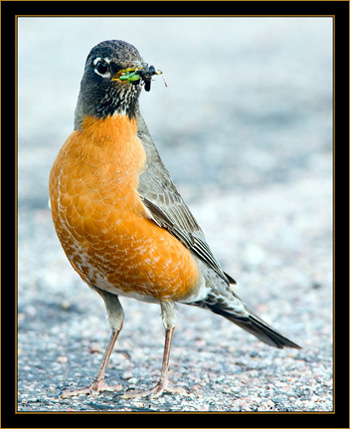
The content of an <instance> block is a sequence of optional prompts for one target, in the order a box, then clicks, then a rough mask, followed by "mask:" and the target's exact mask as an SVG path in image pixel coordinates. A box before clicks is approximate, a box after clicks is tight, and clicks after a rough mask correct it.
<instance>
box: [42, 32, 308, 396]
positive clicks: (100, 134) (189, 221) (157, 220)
mask: <svg viewBox="0 0 350 429" xmlns="http://www.w3.org/2000/svg"><path fill="white" fill-rule="evenodd" d="M161 73H162V72H161V71H160V70H157V69H156V68H155V67H154V66H150V65H148V63H146V62H144V60H143V58H142V57H141V55H140V53H139V51H138V50H137V49H136V48H135V47H134V46H133V45H131V44H129V43H127V42H125V41H122V40H106V41H103V42H101V43H99V44H97V45H96V46H94V47H93V48H92V49H91V51H90V52H89V54H88V56H87V59H86V62H85V67H84V72H83V77H82V80H81V84H80V92H79V95H78V101H77V106H76V109H75V116H74V130H73V131H72V133H71V134H70V135H69V137H68V138H67V140H66V141H65V143H64V144H63V146H62V147H61V149H60V151H59V153H58V155H57V157H56V160H55V161H54V164H53V166H52V169H51V171H50V178H49V194H50V204H51V213H52V219H53V223H54V226H55V230H56V233H57V236H58V238H59V241H60V243H61V245H62V247H63V250H64V252H65V254H66V256H67V258H68V260H69V261H70V263H71V265H72V267H73V268H74V270H75V271H77V273H78V274H79V276H80V277H81V279H82V280H83V281H84V282H85V283H87V285H88V286H89V287H90V288H91V289H93V290H94V291H95V292H97V293H98V294H99V295H100V297H101V298H102V299H103V301H104V304H105V307H106V312H107V319H108V323H109V325H110V328H111V336H110V339H109V342H108V344H107V347H106V350H105V353H104V356H103V359H102V363H101V366H100V367H99V370H98V372H97V374H96V376H95V378H94V379H93V381H92V383H91V384H90V385H89V386H87V387H83V388H76V389H65V390H63V391H62V393H61V397H62V398H68V397H70V396H75V395H81V394H86V395H99V394H100V393H101V392H104V391H112V392H119V391H120V389H121V387H120V385H108V384H107V383H106V382H105V373H106V367H107V364H108V361H109V359H110V356H111V353H112V351H113V348H114V345H115V343H116V341H117V338H118V335H119V333H120V331H121V330H122V326H123V320H124V311H123V308H122V306H121V304H120V301H119V298H118V297H119V296H123V297H131V298H135V299H137V300H140V301H144V302H148V303H158V304H159V305H160V310H161V320H162V323H163V326H164V329H165V344H164V352H163V359H162V367H161V374H160V378H159V380H158V382H157V383H156V384H155V385H154V386H153V387H151V388H150V389H148V390H144V391H142V390H132V389H129V390H126V391H125V392H124V393H123V394H122V395H121V396H122V397H123V398H135V397H149V398H153V397H158V396H160V395H162V394H163V393H164V392H170V393H171V392H173V393H183V389H181V388H179V387H176V386H173V385H172V384H171V383H170V382H169V381H168V367H169V358H170V349H171V342H172V338H173V333H174V329H175V326H176V307H175V305H177V304H178V303H180V304H181V303H182V304H186V305H191V306H196V307H200V308H202V309H207V310H210V311H212V312H214V313H216V314H218V315H221V316H223V317H225V318H226V319H228V320H229V321H231V322H233V323H235V324H236V325H238V326H239V327H241V328H243V329H244V330H246V331H247V332H249V333H250V334H253V335H254V336H256V337H257V338H258V339H259V340H261V341H263V342H264V343H266V344H268V345H269V346H273V347H277V348H283V347H291V348H296V349H299V348H300V346H299V345H297V344H296V343H294V342H293V341H291V340H289V339H288V338H286V337H285V336H283V335H282V334H280V333H279V332H277V331H276V330H275V329H274V328H272V327H271V326H269V325H268V324H267V323H265V322H264V321H263V320H262V319H261V318H260V317H259V316H258V315H256V314H255V313H254V312H253V311H252V310H250V309H249V308H248V307H247V305H246V304H244V303H243V301H242V300H241V299H240V298H239V296H238V295H237V294H236V292H235V290H234V285H235V283H236V282H235V280H234V279H233V278H232V277H231V276H230V275H228V274H227V273H226V272H225V271H223V268H222V267H221V265H220V263H219V262H218V260H217V259H216V257H215V256H214V254H213V252H212V250H211V248H210V247H209V244H208V242H207V240H206V237H205V235H204V232H203V231H202V229H201V227H200V226H199V224H198V222H197V220H196V219H195V217H194V216H193V215H192V213H191V211H190V209H189V208H188V206H187V205H186V203H185V202H184V200H183V198H182V196H181V195H180V193H179V192H178V190H177V188H176V186H175V184H174V181H173V180H172V178H171V176H170V174H169V172H168V170H167V169H166V167H165V166H164V164H163V162H162V160H161V158H160V155H159V153H158V151H157V149H156V146H155V144H154V142H153V140H152V137H151V135H150V132H149V130H148V128H147V125H146V123H145V121H144V119H143V117H142V115H141V112H140V105H139V96H140V94H141V91H142V89H145V90H146V91H149V90H150V88H151V82H152V78H153V77H154V76H156V75H159V74H161Z"/></svg>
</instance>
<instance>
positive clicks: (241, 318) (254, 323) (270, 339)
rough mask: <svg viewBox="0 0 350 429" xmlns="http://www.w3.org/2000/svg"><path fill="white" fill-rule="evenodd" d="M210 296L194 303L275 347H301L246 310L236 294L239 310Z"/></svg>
mask: <svg viewBox="0 0 350 429" xmlns="http://www.w3.org/2000/svg"><path fill="white" fill-rule="evenodd" d="M212 298H213V297H211V299H209V300H208V301H207V300H206V301H201V302H197V303H195V304H194V305H199V306H201V307H205V308H208V309H209V310H211V311H213V312H214V313H216V314H220V315H221V316H223V317H225V318H226V319H228V320H230V321H231V322H233V323H235V324H236V325H238V326H239V327H240V328H242V329H244V330H245V331H247V332H249V333H250V334H252V335H254V336H255V337H257V338H258V339H259V340H261V341H263V342H264V343H266V344H268V345H269V346H272V347H277V348H279V349H282V348H283V347H292V348H295V349H301V347H300V346H299V345H298V344H296V343H294V342H293V341H291V340H289V339H288V338H286V337H285V336H283V335H282V334H280V333H279V332H277V331H276V330H275V329H274V328H272V327H271V326H269V325H268V324H267V323H266V322H264V321H263V320H262V319H261V318H260V317H259V316H257V315H256V314H254V313H253V312H252V311H251V310H248V309H247V307H246V306H244V304H243V303H242V301H241V300H240V298H238V296H237V295H236V294H234V298H235V300H237V301H238V302H237V304H238V303H239V304H240V306H238V307H240V309H239V310H240V311H237V310H235V308H234V307H235V305H232V306H230V305H228V303H227V301H223V300H221V299H217V300H213V299H212ZM192 305H193V304H192ZM242 310H243V311H242Z"/></svg>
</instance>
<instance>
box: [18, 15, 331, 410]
mask: <svg viewBox="0 0 350 429" xmlns="http://www.w3.org/2000/svg"><path fill="white" fill-rule="evenodd" d="M73 31H74V32H75V33H76V36H80V37H74V38H72V37H71V35H72V32H73ZM223 35H224V36H223ZM331 36H332V27H331V19H330V18H310V19H308V18H289V19H286V18H274V19H264V18H256V19H250V18H210V19H209V18H208V19H204V18H196V19H190V18H185V19H180V18H177V19H176V18H174V19H170V18H161V19H152V18H133V19H132V18H108V19H103V18H89V19H88V18H77V19H75V18H65V19H64V18H60V19H56V18H22V19H20V20H19V37H18V43H19V63H18V64H19V134H18V135H19V149H18V155H19V158H18V177H19V182H18V185H19V188H18V189H19V218H18V236H19V243H18V270H19V275H18V330H19V331H18V332H19V333H18V410H19V411H29V412H30V411H89V412H93V411H124V412H128V411H132V412H137V411H150V412H151V411H152V412H154V411H174V412H185V411H202V412H203V411H289V412H293V411H332V409H333V352H332V350H333V348H332V331H333V327H332V293H333V292H332V281H333V275H332V269H333V267H332V44H331ZM111 38H119V39H122V40H126V41H128V42H130V43H132V44H134V45H135V46H136V47H137V48H138V49H139V50H140V52H141V54H142V55H143V56H144V59H145V60H146V61H147V62H149V63H151V64H154V65H155V66H156V67H157V68H159V69H161V70H163V73H164V79H165V81H166V82H167V87H166V86H165V85H164V84H163V82H162V78H161V77H158V78H157V79H156V80H155V81H154V82H153V84H152V90H151V92H150V93H143V94H142V96H141V110H142V112H143V115H144V117H145V120H146V122H147V124H148V127H149V129H150V131H151V134H152V136H153V138H154V140H155V142H156V145H157V147H158V149H159V151H160V153H161V156H162V158H163V161H164V163H165V165H166V166H167V167H168V169H169V170H170V172H171V174H172V175H173V177H174V179H175V182H176V184H177V185H178V188H179V190H180V192H181V193H182V195H183V196H184V198H185V200H186V201H187V203H188V205H189V206H190V208H191V210H192V211H193V213H194V214H195V216H196V218H197V220H198V221H199V223H200V225H201V226H202V228H203V230H204V231H205V233H206V235H207V238H208V241H209V243H210V245H211V247H212V249H213V250H214V252H215V254H216V255H217V257H218V259H219V260H220V262H221V263H222V265H223V267H224V269H225V271H227V272H228V273H229V274H230V275H231V276H232V277H234V278H235V279H236V280H237V282H238V285H237V293H238V295H240V296H241V298H243V299H244V301H246V302H248V303H249V305H250V307H252V308H254V310H255V311H256V312H257V313H258V314H259V315H261V317H263V318H264V319H265V320H266V321H267V322H269V323H270V324H272V325H273V326H274V327H276V328H277V329H279V330H280V331H282V332H283V333H284V334H285V335H286V336H288V337H289V338H291V339H292V340H293V341H295V342H297V343H298V344H300V345H301V346H302V347H303V349H302V350H291V349H284V350H277V349H273V348H270V347H268V346H266V345H264V344H262V343H260V342H258V341H257V340H256V339H255V338H254V337H252V336H250V335H248V334H247V333H246V332H244V331H242V330H240V329H239V328H237V327H236V326H234V325H232V324H231V323H230V322H228V321H227V320H225V319H223V318H221V317H219V316H217V315H214V314H212V313H209V312H208V311H205V310H201V309H199V308H191V307H187V306H179V312H178V313H179V314H178V325H177V328H176V330H175V335H174V341H173V347H172V352H171V358H170V370H169V378H170V380H171V382H172V383H173V384H175V385H178V386H180V387H182V388H184V389H185V390H186V391H187V392H188V393H187V394H184V395H169V394H164V395H163V396H161V397H160V398H158V399H152V400H149V399H142V400H136V399H135V400H123V399H121V398H120V395H118V394H117V395H116V394H113V393H104V394H101V395H100V396H99V397H90V396H87V397H86V396H84V397H79V398H70V399H64V400H62V399H60V398H59V393H60V391H61V390H62V389H64V388H66V387H78V386H85V385H88V384H89V383H90V382H91V381H92V378H93V377H94V375H95V373H96V371H97V368H98V366H99V364H100V361H101V359H102V353H103V350H104V347H105V344H106V342H107V340H108V337H109V328H108V324H107V321H106V318H105V311H104V307H103V303H102V300H101V299H100V298H99V297H98V296H97V295H96V294H94V293H93V292H92V291H91V290H90V289H89V288H88V287H87V286H86V285H85V284H84V283H83V282H82V281H81V280H80V278H79V277H78V275H77V274H76V273H75V272H74V271H73V269H72V268H71V267H70V265H69V263H68V261H67V260H66V257H65V255H64V253H63V251H62V249H61V247H60V244H59V242H58V239H57V237H56V235H55V231H54V228H53V225H52V221H51V214H50V211H49V209H48V206H47V201H48V175H49V171H50V168H51V165H52V163H53V161H54V159H55V156H56V154H57V152H58V150H59V148H60V146H61V145H62V144H63V142H64V140H65V139H66V137H67V136H68V135H69V133H70V132H71V130H72V126H73V112H74V107H75V102H76V98H77V95H78V90H79V81H80V78H81V75H82V70H83V63H84V61H85V58H86V56H87V54H88V51H89V50H90V49H91V47H92V46H94V45H95V44H97V43H98V42H100V41H102V40H106V39H111ZM43 64H45V67H44V68H43V67H42V65H43ZM121 301H122V305H123V307H124V311H125V315H126V317H125V322H124V328H123V331H122V333H121V335H120V338H119V339H118V342H117V345H116V349H115V351H114V353H113V355H112V358H111V361H110V364H109V366H108V369H107V382H110V383H117V384H120V385H121V388H122V390H126V389H130V388H149V387H151V386H152V385H153V384H154V383H155V382H156V381H157V378H158V376H159V373H160V367H161V358H162V351H163V342H164V333H163V328H162V324H161V320H160V310H159V307H158V306H157V305H150V304H145V303H140V302H138V301H135V300H132V299H127V298H125V299H121Z"/></svg>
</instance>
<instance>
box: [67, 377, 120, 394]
mask: <svg viewBox="0 0 350 429" xmlns="http://www.w3.org/2000/svg"><path fill="white" fill-rule="evenodd" d="M122 388H123V387H122V385H121V384H117V385H115V386H110V385H108V384H106V383H105V382H104V381H103V380H101V381H94V382H93V383H92V384H90V386H87V387H83V388H80V389H65V390H64V391H63V392H62V393H61V394H60V398H69V397H70V396H78V395H92V396H98V395H99V394H100V392H119V391H120V390H121V389H122Z"/></svg>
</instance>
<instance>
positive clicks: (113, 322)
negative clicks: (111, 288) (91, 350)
mask: <svg viewBox="0 0 350 429" xmlns="http://www.w3.org/2000/svg"><path fill="white" fill-rule="evenodd" d="M98 293H99V294H100V295H101V296H102V298H103V299H104V301H105V304H106V309H107V313H108V321H109V324H110V326H111V327H112V334H111V337H110V339H109V342H108V345H107V347H106V350H105V353H104V356H103V359H102V363H101V366H100V368H99V370H98V372H97V374H96V377H95V379H94V381H93V382H92V384H90V386H87V387H83V388H80V389H67V390H64V391H63V392H62V393H61V395H60V397H61V398H68V397H69V396H77V395H94V396H96V395H98V394H99V393H100V392H102V391H110V392H117V391H119V390H121V389H122V386H121V385H115V386H109V385H108V384H106V383H105V381H104V378H105V373H106V368H107V364H108V361H109V359H110V357H111V354H112V351H113V348H114V345H115V342H116V341H117V338H118V335H119V332H120V331H121V330H122V326H123V319H124V313H123V309H122V307H121V305H120V303H119V300H118V297H117V296H116V295H112V294H109V293H107V292H102V291H98Z"/></svg>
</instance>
